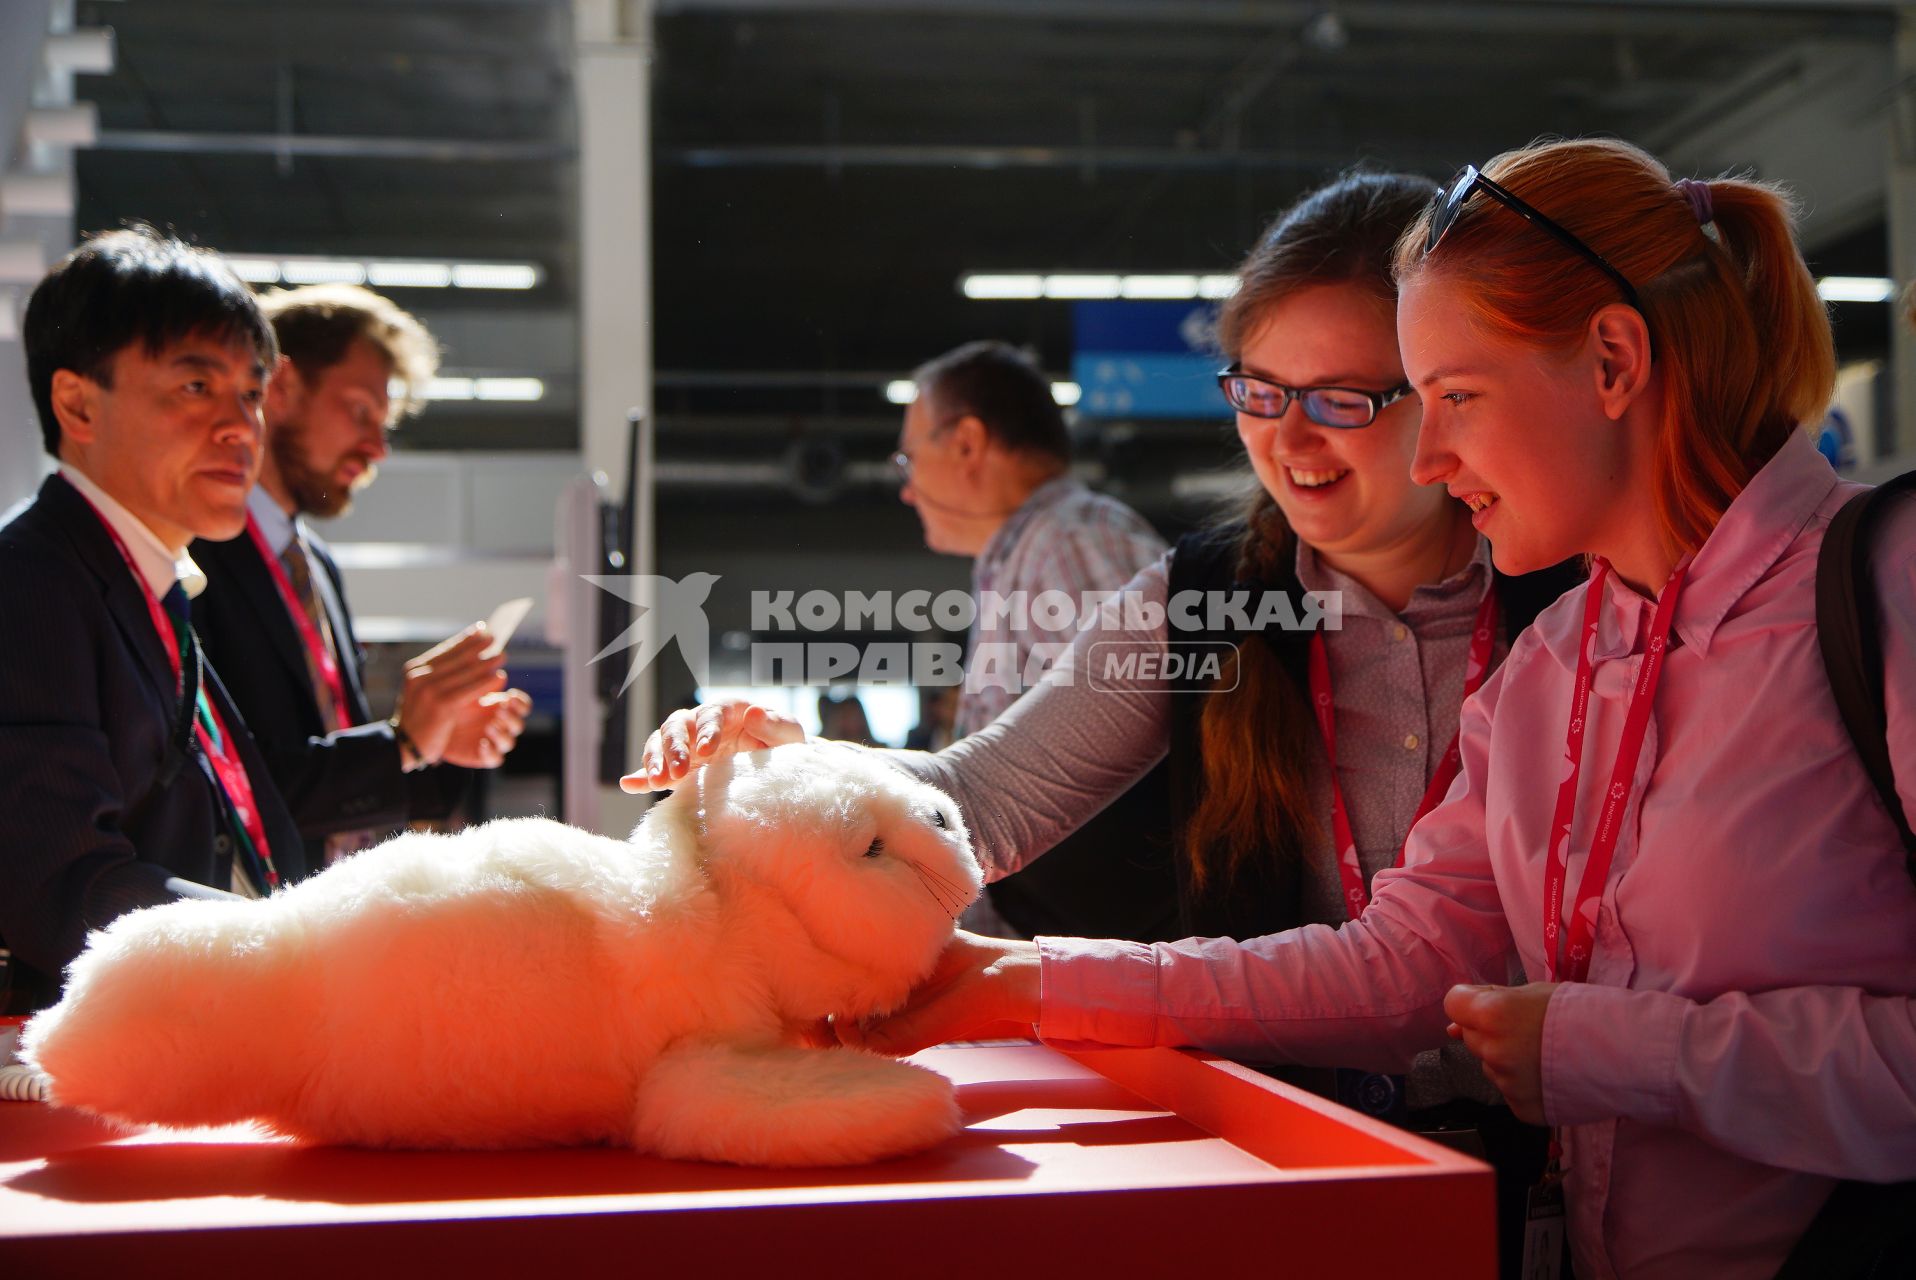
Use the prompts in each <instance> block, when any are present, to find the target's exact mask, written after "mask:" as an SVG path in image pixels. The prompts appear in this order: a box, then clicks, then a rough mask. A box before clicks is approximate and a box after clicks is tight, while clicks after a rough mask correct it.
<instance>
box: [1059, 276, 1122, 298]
mask: <svg viewBox="0 0 1916 1280" xmlns="http://www.w3.org/2000/svg"><path fill="white" fill-rule="evenodd" d="M1044 296H1045V297H1047V298H1115V297H1117V296H1118V278H1117V277H1116V276H1062V275H1060V276H1046V277H1045V278H1044Z"/></svg>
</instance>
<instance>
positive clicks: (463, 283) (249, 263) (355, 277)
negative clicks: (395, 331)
mask: <svg viewBox="0 0 1916 1280" xmlns="http://www.w3.org/2000/svg"><path fill="white" fill-rule="evenodd" d="M226 263H227V265H228V266H230V267H232V268H233V271H234V273H235V274H237V275H238V276H239V278H240V279H242V280H244V281H246V282H247V283H248V284H295V285H297V284H366V285H371V286H373V287H374V288H377V289H536V288H537V287H538V286H539V285H540V284H542V283H544V281H545V270H544V268H542V267H540V266H539V264H538V263H536V262H437V261H432V260H429V259H409V258H381V259H379V260H377V261H372V262H366V261H361V260H359V259H356V258H320V257H311V256H299V257H278V256H275V257H265V256H263V255H258V254H251V255H240V256H233V257H228V258H227V259H226Z"/></svg>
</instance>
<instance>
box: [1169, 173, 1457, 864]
mask: <svg viewBox="0 0 1916 1280" xmlns="http://www.w3.org/2000/svg"><path fill="white" fill-rule="evenodd" d="M1435 193H1436V187H1435V185H1434V184H1432V183H1431V182H1430V180H1429V179H1427V178H1418V177H1412V176H1410V175H1408V174H1398V173H1363V172H1356V173H1348V174H1345V175H1344V176H1343V177H1341V178H1339V179H1337V180H1336V181H1334V182H1332V183H1330V184H1329V185H1328V186H1324V187H1320V188H1318V189H1317V190H1315V191H1312V192H1310V193H1309V194H1307V195H1305V196H1304V197H1303V198H1302V199H1300V200H1299V201H1298V202H1297V203H1296V204H1294V205H1292V206H1291V207H1290V208H1289V209H1288V210H1286V211H1285V212H1284V213H1283V214H1281V215H1279V216H1278V218H1277V220H1276V221H1275V222H1273V223H1272V224H1271V225H1270V226H1269V227H1268V228H1267V229H1266V230H1265V232H1264V234H1263V235H1262V236H1260V237H1259V238H1258V242H1257V245H1256V247H1255V248H1253V249H1252V250H1251V252H1250V254H1249V255H1248V256H1246V257H1245V259H1244V262H1243V263H1242V264H1241V265H1240V266H1239V267H1238V273H1237V274H1238V288H1237V292H1236V293H1234V294H1232V295H1231V298H1230V300H1229V301H1227V302H1226V303H1225V304H1224V306H1223V308H1222V310H1221V311H1220V313H1219V315H1218V344H1219V346H1220V347H1222V348H1223V351H1224V354H1225V355H1226V356H1228V357H1229V358H1230V359H1232V360H1234V361H1235V360H1236V359H1237V358H1238V356H1239V354H1240V353H1241V352H1242V351H1243V348H1244V345H1245V344H1246V343H1247V342H1248V341H1249V340H1250V339H1251V337H1252V336H1253V335H1255V334H1256V332H1257V329H1258V326H1259V325H1260V324H1262V323H1263V321H1264V319H1265V318H1266V317H1267V316H1268V315H1269V314H1270V311H1271V308H1272V307H1274V306H1275V305H1276V304H1277V303H1279V302H1280V301H1282V300H1283V299H1285V298H1287V297H1289V296H1290V295H1292V294H1294V293H1296V292H1298V291H1299V290H1302V289H1307V288H1311V287H1314V286H1317V285H1325V284H1349V285H1354V286H1357V287H1358V288H1361V289H1365V290H1367V291H1369V292H1371V293H1373V294H1375V295H1376V297H1377V298H1378V300H1379V301H1380V302H1383V303H1386V304H1390V303H1393V302H1394V299H1395V297H1396V289H1395V288H1394V286H1393V284H1392V281H1391V270H1390V268H1391V251H1392V248H1393V247H1394V246H1395V245H1396V243H1397V238H1398V236H1399V235H1400V234H1401V233H1402V231H1403V229H1404V227H1405V226H1406V225H1407V224H1409V223H1410V222H1411V220H1412V219H1414V218H1415V217H1416V216H1417V214H1418V212H1419V211H1420V210H1422V209H1423V208H1424V207H1425V206H1426V205H1428V204H1429V202H1430V198H1431V196H1432V195H1434V194H1435ZM1233 522H1234V523H1237V524H1241V525H1242V526H1243V533H1242V534H1241V535H1240V536H1239V539H1238V543H1237V548H1236V564H1237V570H1236V575H1237V580H1238V581H1240V582H1251V583H1271V582H1275V581H1279V580H1281V579H1282V578H1284V577H1285V576H1286V575H1287V573H1288V570H1289V568H1290V564H1291V561H1292V558H1293V557H1294V556H1295V554H1296V547H1297V539H1296V536H1295V535H1294V534H1293V533H1292V532H1291V529H1290V526H1289V525H1288V524H1287V523H1286V522H1285V520H1284V514H1283V512H1282V511H1281V510H1280V509H1279V508H1278V505H1277V503H1276V502H1275V501H1274V500H1273V499H1272V498H1271V496H1270V495H1269V494H1268V493H1266V492H1264V490H1263V489H1262V488H1261V487H1260V488H1256V489H1255V492H1254V493H1253V494H1252V495H1251V496H1250V498H1249V499H1248V500H1247V501H1246V503H1245V504H1244V506H1243V508H1242V509H1241V510H1240V511H1238V512H1237V513H1236V514H1235V517H1234V521H1233ZM1213 690H1214V692H1220V693H1221V692H1223V691H1224V690H1230V691H1231V692H1230V694H1229V696H1224V697H1211V698H1207V699H1206V700H1205V705H1204V711H1203V714H1202V716H1201V717H1200V720H1199V730H1198V732H1199V741H1200V743H1201V747H1202V752H1203V760H1204V787H1203V794H1202V796H1201V798H1200V799H1199V801H1198V804H1197V808H1196V810H1195V811H1194V812H1193V813H1192V815H1191V816H1190V818H1189V819H1188V820H1187V821H1186V823H1185V827H1184V831H1183V832H1182V833H1181V839H1180V844H1181V847H1182V850H1183V854H1184V857H1185V859H1186V861H1187V863H1188V865H1189V869H1190V875H1191V883H1192V885H1193V886H1194V887H1195V888H1196V889H1197V890H1199V891H1200V892H1202V891H1204V890H1205V889H1206V888H1207V887H1210V886H1211V885H1213V883H1214V882H1215V881H1218V880H1221V881H1223V882H1224V883H1227V884H1228V883H1229V881H1230V880H1231V878H1232V877H1233V876H1234V875H1235V874H1236V872H1237V870H1238V869H1239V868H1240V867H1241V866H1242V865H1243V864H1244V861H1245V859H1247V858H1249V857H1252V856H1256V855H1258V854H1260V853H1268V855H1269V856H1272V857H1275V858H1277V859H1280V860H1281V859H1285V858H1295V857H1297V856H1298V855H1299V853H1300V852H1301V850H1302V848H1303V845H1304V844H1305V842H1306V841H1308V840H1309V839H1311V838H1312V837H1314V836H1315V835H1316V833H1317V831H1318V829H1319V818H1318V816H1317V815H1316V814H1315V813H1313V812H1312V811H1311V804H1310V761H1311V760H1312V759H1313V755H1312V751H1311V744H1312V743H1313V742H1314V741H1315V740H1316V736H1317V724H1316V721H1315V720H1314V719H1313V718H1312V716H1311V711H1310V703H1309V699H1308V698H1307V697H1306V696H1305V693H1304V691H1303V690H1302V689H1300V688H1299V687H1298V685H1297V681H1296V680H1295V679H1293V678H1292V676H1291V674H1290V673H1289V672H1288V671H1287V670H1285V668H1284V665H1283V663H1282V662H1280V661H1279V659H1278V657H1277V655H1276V654H1274V653H1273V652H1272V651H1271V649H1270V647H1269V646H1268V645H1265V644H1262V643H1260V642H1257V641H1255V640H1253V642H1252V643H1249V644H1244V645H1240V646H1238V651H1237V653H1235V654H1234V655H1232V656H1231V657H1230V658H1229V659H1228V660H1227V661H1226V663H1225V667H1224V671H1223V674H1222V675H1221V676H1220V677H1219V679H1218V681H1217V683H1216V684H1215V685H1214V686H1213Z"/></svg>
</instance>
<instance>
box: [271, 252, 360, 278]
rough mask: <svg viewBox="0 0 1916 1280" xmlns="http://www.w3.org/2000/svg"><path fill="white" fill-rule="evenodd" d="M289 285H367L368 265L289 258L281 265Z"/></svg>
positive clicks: (280, 270)
mask: <svg viewBox="0 0 1916 1280" xmlns="http://www.w3.org/2000/svg"><path fill="white" fill-rule="evenodd" d="M279 274H280V278H281V279H283V280H284V281H286V283H287V284H365V283H366V264H365V263H363V262H344V261H341V260H339V259H337V258H288V259H287V260H286V261H285V262H283V263H281V264H280V268H279Z"/></svg>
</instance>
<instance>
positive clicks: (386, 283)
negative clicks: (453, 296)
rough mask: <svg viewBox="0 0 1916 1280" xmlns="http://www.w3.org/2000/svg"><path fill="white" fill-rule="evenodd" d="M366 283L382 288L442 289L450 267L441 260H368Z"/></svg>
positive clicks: (449, 274)
mask: <svg viewBox="0 0 1916 1280" xmlns="http://www.w3.org/2000/svg"><path fill="white" fill-rule="evenodd" d="M366 283H367V284H372V285H378V286H379V287H380V288H382V289H444V288H446V287H447V286H449V285H450V284H451V283H452V268H451V267H450V266H449V265H447V264H446V263H443V262H369V263H367V264H366Z"/></svg>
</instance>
